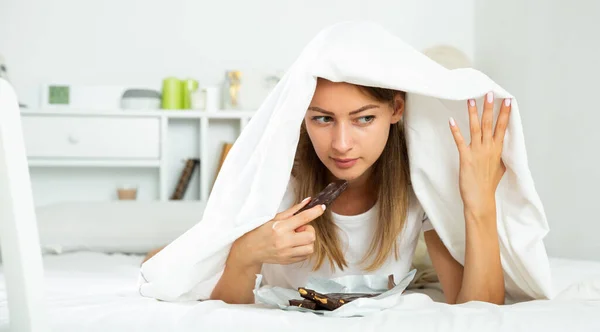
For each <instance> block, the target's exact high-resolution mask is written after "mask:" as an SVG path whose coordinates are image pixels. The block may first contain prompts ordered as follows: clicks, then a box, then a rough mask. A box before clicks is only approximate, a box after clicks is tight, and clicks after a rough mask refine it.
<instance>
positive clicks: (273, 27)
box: [0, 0, 474, 107]
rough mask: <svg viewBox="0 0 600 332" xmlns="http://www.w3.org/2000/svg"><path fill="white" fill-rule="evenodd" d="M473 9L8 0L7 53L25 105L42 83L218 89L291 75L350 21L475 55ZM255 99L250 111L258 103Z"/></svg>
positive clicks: (2, 39)
mask: <svg viewBox="0 0 600 332" xmlns="http://www.w3.org/2000/svg"><path fill="white" fill-rule="evenodd" d="M473 2H474V0H458V1H452V2H451V3H450V2H449V1H443V0H405V1H396V0H374V1H373V0H329V1H322V0H307V1H278V0H254V1H242V0H237V1H217V0H213V1H207V0H169V1H166V0H163V1H160V0H145V1H141V0H137V1H136V0H103V1H91V0H87V1H82V0H53V1H45V0H3V1H1V2H0V54H3V55H4V56H5V57H6V61H7V62H8V67H9V68H8V69H9V75H10V77H11V80H12V82H13V85H14V86H15V88H16V90H17V93H18V94H19V95H20V98H21V100H23V101H25V102H26V103H28V104H30V105H33V106H35V105H37V103H38V95H39V93H38V89H39V84H40V83H42V82H49V81H61V82H69V83H72V84H125V85H138V86H152V87H156V88H158V87H159V86H160V82H161V80H162V79H163V78H164V77H166V76H169V75H175V76H179V77H188V76H190V77H194V78H196V79H198V80H200V82H201V84H202V83H204V84H213V83H218V82H219V81H220V80H221V79H222V77H223V76H224V71H225V70H226V69H241V70H242V71H244V72H246V73H247V74H248V75H250V74H251V73H253V72H259V73H271V72H273V71H276V70H282V69H283V70H285V69H286V68H287V67H288V66H289V65H290V64H291V63H292V62H293V61H294V60H295V59H296V57H297V56H298V54H299V53H300V51H301V50H302V48H303V47H304V45H305V44H306V43H307V42H308V41H309V40H310V39H311V38H312V37H313V36H314V35H315V34H316V33H317V32H318V31H319V30H320V29H322V28H323V27H325V26H327V25H329V24H331V23H334V22H337V21H340V20H348V19H371V20H374V21H377V22H380V23H381V24H383V25H384V26H386V27H387V28H389V29H390V30H392V31H393V32H395V33H397V34H398V35H400V36H401V37H402V38H404V39H405V40H406V41H408V42H409V43H411V44H413V45H414V46H415V47H417V48H419V49H422V48H425V47H428V46H431V45H434V44H436V43H447V44H451V45H453V46H456V47H458V48H460V49H462V50H463V51H464V52H465V53H466V54H467V55H469V56H471V55H472V54H473V50H474V48H473V24H474V22H473V11H474V8H473ZM249 80H251V78H248V79H247V80H246V83H247V84H246V88H250V87H249V85H253V84H254V83H252V82H256V81H252V82H250V81H249ZM241 98H243V96H242V97H241ZM248 98H251V97H247V98H246V100H247V101H249V102H248V103H247V107H253V106H255V105H257V104H258V102H259V101H257V100H253V99H252V100H250V99H248ZM242 101H243V100H242Z"/></svg>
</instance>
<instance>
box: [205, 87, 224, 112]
mask: <svg viewBox="0 0 600 332" xmlns="http://www.w3.org/2000/svg"><path fill="white" fill-rule="evenodd" d="M204 91H205V98H206V104H205V109H206V110H207V111H217V110H218V109H219V108H220V107H221V93H220V91H221V89H220V87H218V86H208V87H205V88H204Z"/></svg>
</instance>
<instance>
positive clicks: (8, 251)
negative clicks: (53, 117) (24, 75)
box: [0, 78, 48, 331]
mask: <svg viewBox="0 0 600 332" xmlns="http://www.w3.org/2000/svg"><path fill="white" fill-rule="evenodd" d="M19 112H20V111H19V105H18V102H17V97H16V95H15V92H14V90H13V88H12V86H11V85H10V84H9V83H8V82H7V81H6V80H4V79H1V78H0V245H1V248H2V264H3V265H4V275H5V278H6V290H7V298H8V309H9V312H10V327H11V330H12V331H48V321H47V315H46V307H45V304H46V301H45V291H44V283H43V282H44V275H43V267H42V256H41V251H40V245H39V237H38V230H37V225H36V218H35V210H34V204H33V195H32V192H31V182H30V178H29V168H28V166H27V158H26V156H25V144H24V142H23V133H22V130H21V118H20V113H19Z"/></svg>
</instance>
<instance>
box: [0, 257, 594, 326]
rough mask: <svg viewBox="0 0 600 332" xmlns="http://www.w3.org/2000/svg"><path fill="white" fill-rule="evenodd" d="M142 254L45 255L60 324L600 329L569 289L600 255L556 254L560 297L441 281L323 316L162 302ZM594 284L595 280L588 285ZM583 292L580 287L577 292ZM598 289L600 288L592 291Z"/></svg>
mask: <svg viewBox="0 0 600 332" xmlns="http://www.w3.org/2000/svg"><path fill="white" fill-rule="evenodd" d="M141 260H142V257H141V256H126V255H107V254H102V253H93V252H78V253H70V254H62V255H57V256H54V255H49V256H45V257H44V271H45V289H46V295H47V296H46V299H47V300H46V301H47V302H46V308H47V310H48V315H49V318H50V327H51V329H52V331H61V332H81V331H114V332H120V331H127V332H135V331H140V332H158V331H161V332H164V331H177V332H187V331H190V332H191V331H194V332H198V331H244V332H250V331H265V332H266V331H277V332H281V331H307V327H308V326H310V327H312V328H311V329H310V330H313V329H314V328H315V327H318V328H319V330H320V331H361V332H364V331H419V332H429V331H448V332H451V331H457V332H458V331H460V332H471V331H473V332H474V331H478V332H479V331H486V332H493V331H511V332H514V331H527V332H532V331H543V332H550V331H560V332H565V331H578V332H579V331H600V318H599V316H598V313H600V291H599V290H598V288H595V291H594V292H593V293H588V295H590V296H591V297H593V298H594V299H595V300H573V299H570V298H569V297H570V296H569V294H571V295H573V293H570V292H571V291H572V290H573V288H570V287H569V286H570V285H579V286H578V289H577V290H575V293H579V291H580V290H581V289H583V288H586V287H587V286H591V285H593V282H587V281H588V280H592V281H593V280H600V262H586V261H576V260H566V259H557V258H552V259H551V260H550V266H551V273H552V277H553V280H554V281H555V282H554V285H555V287H554V290H555V292H556V293H557V294H559V296H557V298H556V299H553V300H536V301H530V302H522V303H518V304H514V305H505V306H497V305H492V304H488V303H483V302H471V303H467V304H461V305H447V304H444V303H440V302H435V301H433V300H432V299H431V298H430V297H429V296H427V295H425V294H428V295H430V296H432V297H433V298H434V299H438V300H440V301H441V300H442V298H443V296H442V295H441V293H440V291H439V287H436V285H432V287H430V288H428V289H426V290H422V291H420V292H419V293H414V291H413V293H412V294H409V295H405V296H404V297H403V300H402V302H401V303H400V304H399V305H398V306H396V307H394V308H392V309H388V310H386V311H384V312H381V313H379V314H374V315H370V316H368V317H358V318H335V317H321V316H317V315H314V314H307V313H300V312H287V311H282V310H279V309H276V308H266V307H264V306H260V305H228V304H225V303H223V302H221V301H206V302H196V301H191V302H175V303H173V302H162V301H157V300H154V299H149V298H145V297H141V296H140V295H139V293H138V288H137V285H136V283H137V276H138V272H139V264H140V262H141ZM587 289H588V290H592V289H594V288H593V287H589V288H587ZM575 295H577V296H579V295H580V294H575ZM592 295H593V296H592ZM0 331H2V332H4V331H8V309H7V302H6V289H5V284H4V274H3V271H2V267H1V266H0Z"/></svg>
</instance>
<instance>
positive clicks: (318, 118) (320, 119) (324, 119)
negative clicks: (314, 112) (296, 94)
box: [312, 116, 332, 123]
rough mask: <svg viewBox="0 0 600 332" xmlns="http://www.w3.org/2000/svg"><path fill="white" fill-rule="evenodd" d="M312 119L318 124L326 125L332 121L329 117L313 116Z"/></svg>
mask: <svg viewBox="0 0 600 332" xmlns="http://www.w3.org/2000/svg"><path fill="white" fill-rule="evenodd" d="M312 119H313V121H316V122H318V123H328V122H331V120H332V119H331V117H330V116H313V118H312Z"/></svg>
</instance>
